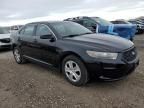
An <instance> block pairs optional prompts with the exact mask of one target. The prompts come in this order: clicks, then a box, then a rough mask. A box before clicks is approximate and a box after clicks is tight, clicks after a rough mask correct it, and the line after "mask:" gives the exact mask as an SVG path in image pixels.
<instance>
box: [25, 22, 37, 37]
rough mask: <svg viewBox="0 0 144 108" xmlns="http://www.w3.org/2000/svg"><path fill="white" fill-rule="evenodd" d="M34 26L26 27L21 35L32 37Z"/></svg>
mask: <svg viewBox="0 0 144 108" xmlns="http://www.w3.org/2000/svg"><path fill="white" fill-rule="evenodd" d="M34 28H35V25H27V26H26V27H25V28H24V31H23V35H27V36H33V34H34Z"/></svg>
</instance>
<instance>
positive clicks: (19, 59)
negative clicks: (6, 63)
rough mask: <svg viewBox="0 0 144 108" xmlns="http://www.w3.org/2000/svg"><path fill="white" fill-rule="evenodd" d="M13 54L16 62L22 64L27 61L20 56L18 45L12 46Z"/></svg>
mask: <svg viewBox="0 0 144 108" xmlns="http://www.w3.org/2000/svg"><path fill="white" fill-rule="evenodd" d="M13 55H14V58H15V61H16V62H17V63H18V64H24V63H26V62H27V61H26V59H25V58H24V57H23V56H22V54H21V50H20V48H19V47H14V48H13Z"/></svg>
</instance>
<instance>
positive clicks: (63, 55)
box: [59, 51, 85, 71]
mask: <svg viewBox="0 0 144 108" xmlns="http://www.w3.org/2000/svg"><path fill="white" fill-rule="evenodd" d="M70 55H73V56H76V57H78V58H79V59H80V60H81V61H82V62H83V63H84V65H85V62H84V60H83V59H82V57H81V56H80V55H79V54H77V53H75V52H72V51H67V52H64V53H63V54H62V55H61V56H60V61H59V63H60V65H59V66H60V71H61V70H62V68H61V67H62V62H63V60H64V59H65V58H66V57H67V56H70Z"/></svg>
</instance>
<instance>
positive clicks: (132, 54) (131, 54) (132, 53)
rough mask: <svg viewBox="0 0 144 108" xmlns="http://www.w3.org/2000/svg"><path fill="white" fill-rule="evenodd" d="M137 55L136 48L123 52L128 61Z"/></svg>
mask: <svg viewBox="0 0 144 108" xmlns="http://www.w3.org/2000/svg"><path fill="white" fill-rule="evenodd" d="M136 56H137V52H136V48H132V49H129V50H127V51H125V52H124V53H123V59H124V60H125V61H127V62H130V61H133V60H134V59H135V58H136Z"/></svg>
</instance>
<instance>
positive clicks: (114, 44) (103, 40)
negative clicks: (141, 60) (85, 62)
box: [67, 34, 134, 52]
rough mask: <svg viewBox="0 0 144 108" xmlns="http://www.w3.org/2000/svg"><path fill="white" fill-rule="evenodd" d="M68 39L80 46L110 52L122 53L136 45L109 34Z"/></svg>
mask: <svg viewBox="0 0 144 108" xmlns="http://www.w3.org/2000/svg"><path fill="white" fill-rule="evenodd" d="M67 39H69V40H74V42H76V43H78V44H82V45H86V46H89V47H91V48H92V50H94V49H98V50H101V51H110V52H121V51H123V50H126V49H129V48H130V47H133V45H134V44H133V42H131V41H129V40H127V39H124V38H121V37H116V36H112V35H107V34H89V35H82V36H77V37H73V38H67ZM77 41H78V42H77Z"/></svg>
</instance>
